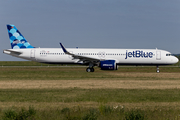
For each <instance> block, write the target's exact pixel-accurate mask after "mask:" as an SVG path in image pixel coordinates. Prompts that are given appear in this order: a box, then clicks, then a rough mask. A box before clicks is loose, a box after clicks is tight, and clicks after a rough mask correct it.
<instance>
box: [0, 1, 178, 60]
mask: <svg viewBox="0 0 180 120" xmlns="http://www.w3.org/2000/svg"><path fill="white" fill-rule="evenodd" d="M7 24H14V25H15V26H16V27H17V28H18V30H19V31H20V32H21V34H22V35H23V36H24V37H25V38H26V40H27V41H28V42H29V43H30V44H31V45H32V46H34V47H41V48H60V45H59V42H62V43H63V45H64V46H65V47H66V48H75V47H79V48H122V49H127V48H135V49H155V48H158V49H163V50H167V51H169V52H171V53H173V54H178V53H180V47H179V46H180V0H0V36H1V37H0V41H1V44H0V51H1V52H0V61H23V59H20V58H16V57H12V56H9V55H6V54H3V50H4V49H10V48H11V45H10V40H9V36H8V32H7V28H6V25H7Z"/></svg>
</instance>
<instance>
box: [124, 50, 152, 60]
mask: <svg viewBox="0 0 180 120" xmlns="http://www.w3.org/2000/svg"><path fill="white" fill-rule="evenodd" d="M131 57H134V58H140V57H141V58H152V57H153V53H152V52H143V51H140V50H136V51H132V52H128V51H127V50H126V58H125V59H127V58H131Z"/></svg>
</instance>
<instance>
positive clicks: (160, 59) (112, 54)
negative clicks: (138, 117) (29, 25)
mask: <svg viewBox="0 0 180 120" xmlns="http://www.w3.org/2000/svg"><path fill="white" fill-rule="evenodd" d="M67 50H68V51H69V52H70V53H73V54H75V55H79V56H85V57H90V58H96V59H100V60H102V61H103V60H115V61H116V63H117V65H121V64H124V65H169V64H175V63H177V62H178V59H177V58H176V57H175V56H172V55H171V53H170V52H168V51H165V50H159V49H88V48H86V49H83V48H75V49H74V48H67ZM10 51H14V52H10ZM16 52H21V54H16ZM4 53H6V54H9V55H12V56H16V57H19V58H23V59H27V60H32V61H36V62H41V63H55V64H81V62H80V61H79V59H76V58H73V57H72V56H71V55H67V54H65V53H64V52H63V50H62V49H61V48H31V49H7V50H4Z"/></svg>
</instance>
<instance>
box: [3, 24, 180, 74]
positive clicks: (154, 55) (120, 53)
mask: <svg viewBox="0 0 180 120" xmlns="http://www.w3.org/2000/svg"><path fill="white" fill-rule="evenodd" d="M7 29H8V33H9V38H10V43H11V49H6V50H4V51H3V52H4V53H5V54H8V55H12V56H15V57H18V58H23V59H26V60H31V61H36V62H40V63H50V64H81V65H88V66H89V67H88V68H87V69H86V71H87V72H94V66H99V67H100V68H101V70H117V69H118V65H154V66H157V72H159V67H158V66H159V65H170V64H175V63H177V62H178V59H177V58H176V57H175V56H173V55H172V54H171V53H170V52H168V51H165V50H160V49H94V48H91V49H89V48H67V49H66V48H65V47H64V46H63V45H62V43H60V46H61V48H36V47H33V46H32V45H30V43H29V42H28V41H27V40H26V39H25V38H24V37H23V35H22V34H21V33H20V32H19V30H18V29H17V28H16V27H15V26H14V25H7Z"/></svg>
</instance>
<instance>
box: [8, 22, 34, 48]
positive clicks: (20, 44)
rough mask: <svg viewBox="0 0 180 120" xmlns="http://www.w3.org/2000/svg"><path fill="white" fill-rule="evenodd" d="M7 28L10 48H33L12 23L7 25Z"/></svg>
mask: <svg viewBox="0 0 180 120" xmlns="http://www.w3.org/2000/svg"><path fill="white" fill-rule="evenodd" d="M7 29H8V33H9V39H10V43H11V48H12V49H26V48H34V47H33V46H31V45H30V44H29V42H28V41H27V40H26V39H25V38H24V37H23V35H22V34H21V33H20V32H19V30H18V29H17V28H16V27H15V26H14V25H7Z"/></svg>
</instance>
